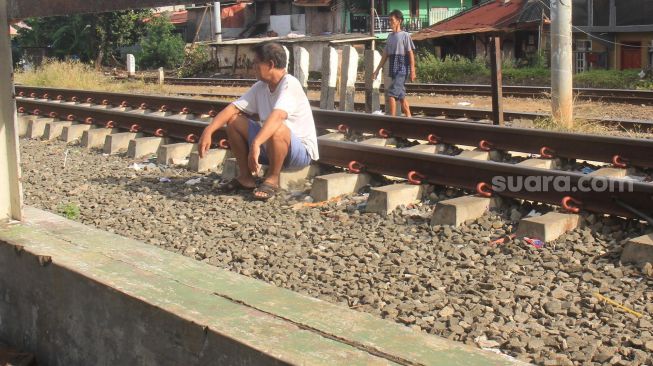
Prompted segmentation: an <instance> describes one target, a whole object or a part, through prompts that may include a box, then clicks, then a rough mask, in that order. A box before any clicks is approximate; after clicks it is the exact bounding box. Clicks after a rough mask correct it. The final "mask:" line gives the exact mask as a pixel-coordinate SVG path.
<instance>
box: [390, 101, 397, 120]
mask: <svg viewBox="0 0 653 366" xmlns="http://www.w3.org/2000/svg"><path fill="white" fill-rule="evenodd" d="M388 104H389V106H388V107H389V110H390V115H391V116H393V117H394V116H396V115H397V103H396V102H395V98H394V97H388Z"/></svg>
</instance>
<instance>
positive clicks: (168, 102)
mask: <svg viewBox="0 0 653 366" xmlns="http://www.w3.org/2000/svg"><path fill="white" fill-rule="evenodd" d="M16 93H17V94H18V95H19V96H24V97H36V98H41V99H48V98H50V99H57V97H60V98H61V99H62V100H65V101H73V100H74V101H77V102H80V101H81V102H88V99H89V98H91V102H92V103H96V104H102V103H103V102H106V103H107V104H108V105H125V106H129V107H132V108H141V105H142V103H145V107H146V108H148V109H154V110H156V109H159V110H160V109H162V107H165V109H166V110H168V111H171V112H178V113H182V112H184V111H185V112H186V113H193V114H208V115H213V114H214V113H215V112H216V111H217V110H220V109H221V108H223V107H224V106H225V103H228V101H220V100H216V101H209V100H198V99H192V98H184V97H169V96H155V95H145V94H124V93H110V92H100V91H86V90H75V89H59V88H46V87H32V86H16ZM178 94H179V95H186V96H190V95H196V96H201V97H211V98H213V97H227V98H237V97H239V95H238V94H210V93H178ZM337 104H338V102H336V105H337ZM311 105H313V106H314V107H319V101H317V100H311ZM355 107H356V108H357V109H358V110H361V111H362V110H364V109H365V104H364V103H355ZM411 110H412V111H413V113H414V114H420V113H422V114H424V115H425V116H429V117H445V118H449V119H455V118H469V119H473V120H485V121H487V122H486V123H491V122H490V119H491V115H492V111H491V110H486V109H476V108H447V107H440V106H432V105H423V104H413V105H411ZM504 116H505V119H506V120H509V121H512V120H516V119H528V120H535V119H538V118H546V117H548V116H549V115H547V114H544V113H532V112H512V111H506V112H504ZM589 120H590V121H593V122H594V121H595V122H596V123H600V124H601V125H604V126H609V127H615V128H617V127H618V128H623V129H627V130H633V131H651V130H653V121H642V120H627V119H589Z"/></svg>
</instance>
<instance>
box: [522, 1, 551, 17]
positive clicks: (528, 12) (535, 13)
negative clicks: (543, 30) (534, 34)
mask: <svg viewBox="0 0 653 366" xmlns="http://www.w3.org/2000/svg"><path fill="white" fill-rule="evenodd" d="M550 13H551V11H550V10H549V7H548V6H546V5H545V4H544V3H542V0H528V2H527V3H526V4H525V5H524V8H523V9H522V12H521V14H520V15H519V18H518V19H517V22H519V23H532V22H540V21H541V20H542V15H544V16H545V17H546V18H550V17H551V15H550Z"/></svg>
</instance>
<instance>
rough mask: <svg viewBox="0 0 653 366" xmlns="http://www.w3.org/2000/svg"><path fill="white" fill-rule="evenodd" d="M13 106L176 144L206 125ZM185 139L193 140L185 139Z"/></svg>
mask: <svg viewBox="0 0 653 366" xmlns="http://www.w3.org/2000/svg"><path fill="white" fill-rule="evenodd" d="M16 104H17V106H18V111H19V112H23V111H24V112H26V113H29V114H33V115H38V116H41V117H44V118H48V117H51V118H60V119H62V120H69V121H78V122H82V123H86V124H90V125H96V126H100V127H105V128H118V129H121V130H127V131H131V132H146V133H149V134H152V135H158V136H161V137H172V138H176V139H179V140H198V139H199V137H200V136H201V135H202V132H203V131H204V128H205V127H206V125H207V122H201V121H193V120H185V119H180V118H175V117H170V116H168V117H161V116H155V115H151V114H140V113H134V112H123V111H119V110H110V109H101V108H98V107H91V106H81V105H73V104H69V103H53V102H47V101H39V100H29V99H18V100H17V103H16ZM189 136H194V137H193V138H189ZM213 138H214V140H216V139H218V140H219V139H224V138H227V135H226V133H225V131H224V130H218V131H216V133H215V134H214V135H213ZM216 146H217V143H216Z"/></svg>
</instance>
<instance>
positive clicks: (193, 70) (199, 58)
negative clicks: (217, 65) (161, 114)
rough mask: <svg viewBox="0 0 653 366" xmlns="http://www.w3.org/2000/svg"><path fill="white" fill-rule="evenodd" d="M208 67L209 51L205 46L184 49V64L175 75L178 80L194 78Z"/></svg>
mask: <svg viewBox="0 0 653 366" xmlns="http://www.w3.org/2000/svg"><path fill="white" fill-rule="evenodd" d="M209 66H210V58H209V50H208V49H207V47H206V46H203V45H198V46H192V47H189V48H187V49H186V55H185V57H184V63H183V64H182V65H181V67H180V68H179V71H178V72H177V75H178V76H179V77H180V78H187V77H192V76H196V75H198V74H200V73H202V72H204V71H206V70H207V69H208V68H209Z"/></svg>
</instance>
